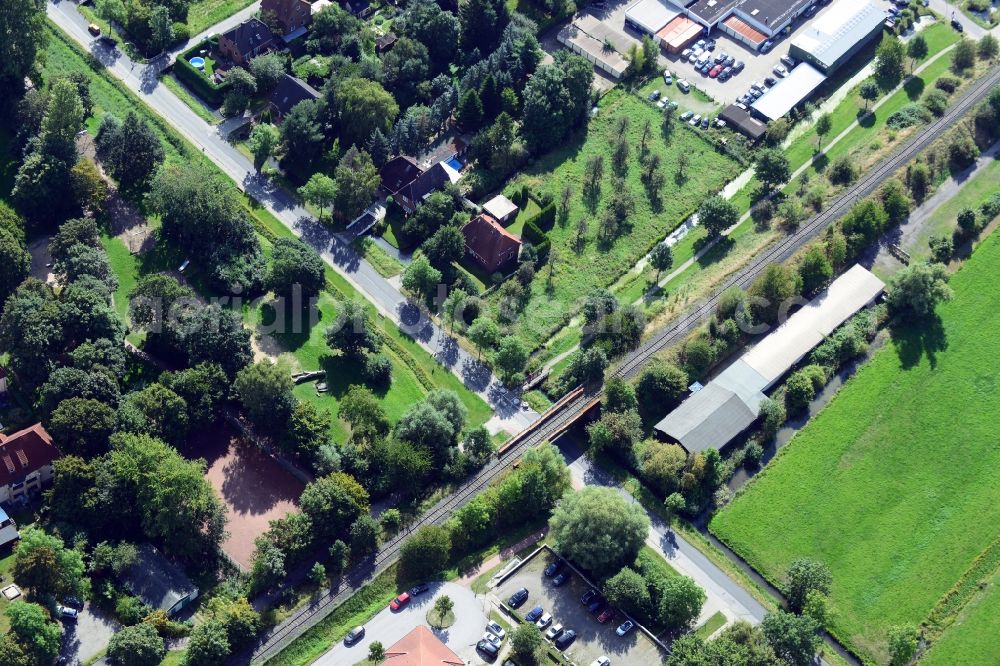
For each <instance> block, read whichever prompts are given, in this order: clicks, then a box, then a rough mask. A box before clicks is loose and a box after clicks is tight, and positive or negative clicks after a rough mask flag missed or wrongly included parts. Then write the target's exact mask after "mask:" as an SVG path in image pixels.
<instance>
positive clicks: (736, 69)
mask: <svg viewBox="0 0 1000 666" xmlns="http://www.w3.org/2000/svg"><path fill="white" fill-rule="evenodd" d="M744 67H746V63H744V62H743V61H742V60H737V61H736V62H735V63H733V76H736V75H737V74H739V73H740V72H742V71H743V68H744Z"/></svg>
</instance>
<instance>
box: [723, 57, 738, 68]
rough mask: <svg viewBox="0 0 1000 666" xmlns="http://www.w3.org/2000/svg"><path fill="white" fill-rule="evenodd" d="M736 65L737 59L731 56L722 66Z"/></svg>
mask: <svg viewBox="0 0 1000 666" xmlns="http://www.w3.org/2000/svg"><path fill="white" fill-rule="evenodd" d="M735 63H736V58H734V57H733V56H729V57H728V58H726V59H725V61H723V63H722V64H723V65H725V66H726V67H732V66H733V65H734V64H735Z"/></svg>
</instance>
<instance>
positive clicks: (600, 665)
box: [590, 654, 611, 666]
mask: <svg viewBox="0 0 1000 666" xmlns="http://www.w3.org/2000/svg"><path fill="white" fill-rule="evenodd" d="M590 666H611V660H610V659H608V658H607V657H605V656H604V655H603V654H602V655H601V656H600V657H598V658H597V659H595V660H594V661H592V662H590Z"/></svg>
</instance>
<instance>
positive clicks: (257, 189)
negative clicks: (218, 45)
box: [47, 0, 539, 433]
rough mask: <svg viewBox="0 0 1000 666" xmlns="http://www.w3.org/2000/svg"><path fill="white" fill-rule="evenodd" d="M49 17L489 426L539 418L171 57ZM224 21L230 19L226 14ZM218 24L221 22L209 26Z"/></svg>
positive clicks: (510, 426) (64, 2) (57, 7)
mask: <svg viewBox="0 0 1000 666" xmlns="http://www.w3.org/2000/svg"><path fill="white" fill-rule="evenodd" d="M47 13H48V16H49V18H50V19H51V20H52V21H53V22H54V23H55V24H56V25H57V26H59V28H61V29H62V30H63V31H64V32H65V33H66V34H67V35H69V37H70V38H72V39H73V40H74V41H76V42H78V43H79V44H80V45H81V46H82V47H83V48H84V49H85V50H87V51H89V52H90V53H92V54H93V55H94V57H95V58H97V60H98V61H99V62H101V63H102V64H103V65H104V66H105V67H106V68H107V70H108V71H109V72H110V73H111V74H112V75H113V76H115V77H116V78H118V79H120V80H121V81H122V82H123V83H124V84H125V85H126V86H127V87H128V88H129V89H130V90H132V91H133V92H134V93H135V94H137V95H138V96H139V97H140V98H141V99H142V100H143V101H144V102H145V103H146V104H148V105H149V106H150V107H151V108H152V109H153V110H154V111H156V113H158V114H159V115H160V116H162V117H163V118H164V119H165V120H166V121H167V122H168V123H169V124H170V125H172V126H173V127H174V128H175V129H176V130H177V131H178V132H180V133H181V134H182V135H183V136H184V137H185V138H186V139H188V140H189V141H191V142H192V143H194V144H195V146H197V147H199V148H201V150H202V152H204V153H205V155H206V156H208V157H209V158H210V159H211V160H212V161H213V162H215V164H216V165H217V166H218V167H219V168H220V169H221V170H222V171H223V172H224V173H226V175H228V176H229V177H230V178H232V179H233V180H234V181H235V182H236V183H237V185H238V186H239V187H240V188H241V189H243V190H244V191H245V192H246V193H247V194H249V195H250V196H252V197H254V199H256V200H257V201H259V202H260V203H261V204H262V205H263V206H264V207H266V208H267V210H268V211H269V212H270V213H271V214H273V215H274V216H275V217H277V218H278V220H280V221H281V223H282V224H284V225H285V226H286V227H288V228H289V229H290V230H291V231H292V232H293V233H294V234H295V235H296V236H298V237H300V238H301V239H302V240H303V241H305V242H306V243H308V244H309V245H311V246H312V247H313V248H315V249H316V250H317V252H319V253H320V255H321V256H322V257H323V259H324V260H325V261H326V262H327V263H328V264H330V265H331V266H332V267H333V268H334V269H335V270H337V272H339V273H340V274H341V275H343V276H344V278H345V279H346V280H347V281H348V282H350V283H351V284H352V285H353V286H354V288H355V289H357V290H358V291H359V292H361V293H362V294H364V295H365V296H366V297H367V298H368V300H370V301H371V302H372V303H373V304H374V305H375V307H376V308H377V309H378V311H379V312H380V313H381V314H382V316H384V317H387V318H389V319H390V320H392V321H394V322H395V323H396V324H397V325H398V326H399V328H400V329H401V330H402V331H404V332H405V333H407V334H408V335H410V336H412V337H413V338H414V339H416V340H417V341H418V342H419V344H420V345H421V346H422V347H423V348H424V349H425V350H427V351H428V352H429V353H430V354H432V355H433V356H434V357H435V358H436V359H437V360H438V362H440V363H441V365H442V366H444V367H445V368H447V369H448V370H450V371H451V372H453V373H454V374H455V375H456V376H457V377H458V378H459V379H461V380H462V382H463V383H464V384H465V385H466V386H467V387H468V388H469V389H470V390H472V391H474V392H475V393H477V394H478V395H479V396H480V397H482V398H483V399H484V400H485V401H486V402H487V403H488V404H489V405H490V406H491V407H492V408H493V410H494V414H495V416H494V418H493V419H491V421H490V423H489V424H488V427H489V428H490V429H491V430H492V431H494V432H495V431H498V430H504V431H507V432H510V433H515V432H519V431H520V430H523V429H524V428H526V427H527V426H529V425H530V424H531V423H533V422H534V421H535V420H536V419H537V418H538V416H539V415H538V413H537V412H535V411H534V410H531V409H522V408H521V400H520V396H519V395H518V394H517V393H515V392H512V391H509V390H508V389H506V388H505V387H504V386H503V384H502V383H501V382H500V381H499V380H498V379H497V378H496V377H494V376H493V374H492V372H491V371H490V369H489V367H488V366H486V365H485V364H483V363H482V362H480V361H479V360H477V359H476V358H475V357H474V356H472V355H471V354H469V353H468V352H466V351H465V350H464V349H462V348H461V346H459V345H458V343H457V341H456V340H455V339H454V338H452V337H451V336H449V335H448V334H446V333H445V332H444V331H442V330H441V329H440V328H439V327H438V326H437V325H436V324H434V322H433V321H431V319H430V318H429V317H428V316H427V314H426V313H425V312H424V311H423V310H422V308H420V307H418V306H417V305H415V304H414V303H412V302H411V301H410V300H409V299H407V298H406V297H405V296H404V295H403V294H402V293H401V292H400V291H399V290H398V289H397V288H396V287H394V286H393V285H392V284H390V283H389V281H388V280H386V279H385V278H383V277H382V275H380V274H379V273H378V271H376V270H375V268H374V267H373V266H372V265H371V264H369V263H368V262H367V261H365V259H364V258H363V257H361V256H360V255H359V254H358V253H357V252H356V251H355V250H354V248H353V247H351V244H350V243H351V241H352V240H353V236H352V235H351V234H349V233H345V234H335V233H333V232H331V231H330V230H328V229H327V228H326V227H324V226H323V225H322V224H320V223H319V222H317V221H316V220H315V219H314V218H313V217H312V216H311V215H310V214H309V213H308V212H307V211H306V210H305V209H304V208H302V207H301V206H299V205H298V203H296V201H295V199H294V197H293V196H292V195H291V194H290V193H288V192H287V191H285V190H284V189H282V188H281V187H278V186H276V185H275V184H274V183H272V182H271V181H270V180H268V179H267V178H266V177H264V176H262V175H260V174H258V173H257V172H256V171H255V170H254V167H253V164H252V163H251V162H250V160H248V159H247V158H246V157H244V156H243V155H242V154H241V153H240V152H239V151H238V150H236V148H234V147H233V146H231V145H230V144H229V143H228V142H227V141H226V140H225V139H224V138H223V137H222V136H220V135H219V133H218V130H217V128H216V127H214V126H212V125H209V124H208V123H206V122H205V121H204V120H202V119H201V118H199V117H198V115H197V114H195V113H194V111H192V110H191V109H190V108H188V107H187V105H185V104H184V103H183V102H182V101H181V100H180V99H178V98H177V97H176V96H175V95H174V94H173V93H172V92H171V91H170V90H168V89H167V88H166V86H164V85H162V84H161V83H160V82H159V80H158V78H157V75H158V74H159V72H160V71H161V70H162V68H163V67H164V66H165V65H166V64H167V62H168V61H169V59H170V54H164V55H163V56H161V57H160V58H158V59H156V60H155V61H154V62H151V63H149V64H148V65H142V64H137V63H135V62H133V61H132V60H130V59H129V58H128V56H127V55H125V54H124V53H122V52H121V51H120V50H112V49H111V48H110V47H108V46H107V45H105V44H104V43H103V42H99V41H96V40H95V39H94V38H93V36H92V35H90V33H89V32H87V25H88V23H87V20H86V19H85V18H84V17H83V16H82V15H81V14H80V13H79V11H77V8H76V5H75V4H74V3H72V2H69V1H68V0H61V1H59V2H56V1H55V0H49V2H48V4H47ZM224 23H228V21H227V22H224ZM220 25H221V24H220ZM215 31H217V30H216V28H212V29H210V32H215Z"/></svg>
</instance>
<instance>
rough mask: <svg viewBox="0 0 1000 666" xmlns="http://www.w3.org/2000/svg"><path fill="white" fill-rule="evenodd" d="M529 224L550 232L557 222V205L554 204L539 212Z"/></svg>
mask: <svg viewBox="0 0 1000 666" xmlns="http://www.w3.org/2000/svg"><path fill="white" fill-rule="evenodd" d="M529 222H533V223H534V224H535V226H536V227H538V228H539V229H542V230H543V231H548V230H549V229H551V228H552V225H553V224H555V222H556V205H555V204H554V203H550V204H548V205H547V206H545V207H544V208H542V210H540V211H538V214H537V215H535V216H534V217H533V218H531V220H529ZM525 226H527V224H526V225H525Z"/></svg>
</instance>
